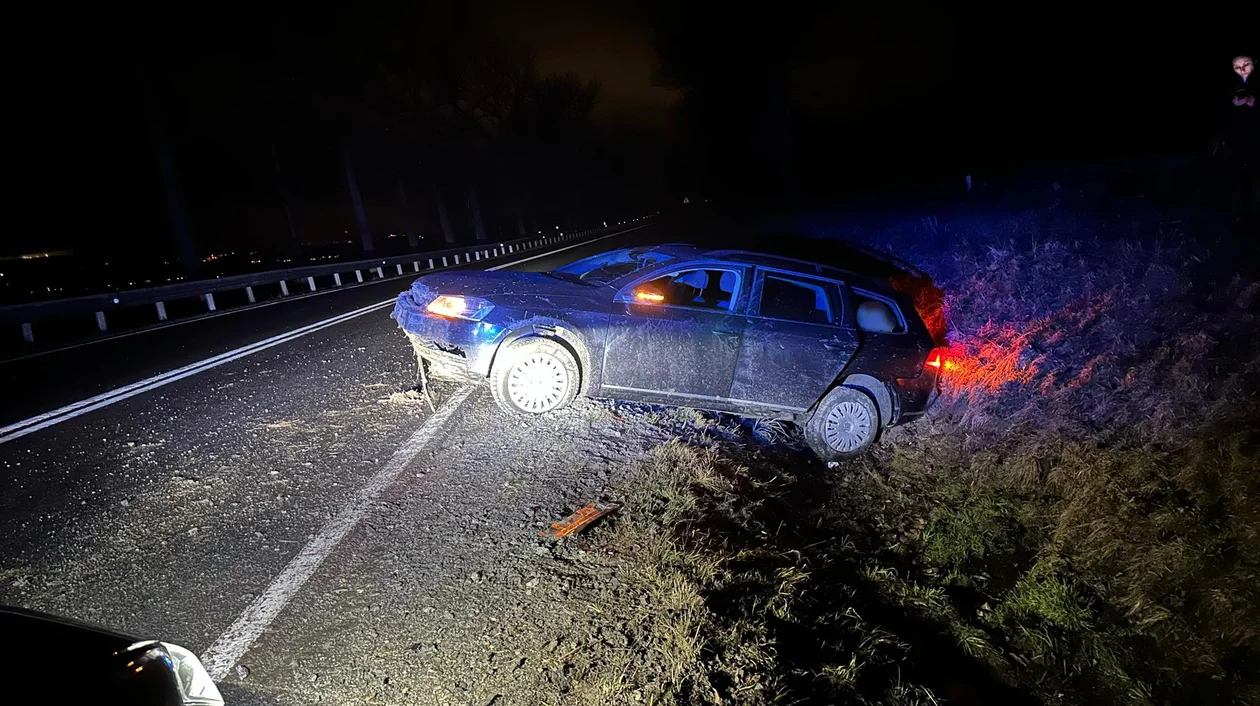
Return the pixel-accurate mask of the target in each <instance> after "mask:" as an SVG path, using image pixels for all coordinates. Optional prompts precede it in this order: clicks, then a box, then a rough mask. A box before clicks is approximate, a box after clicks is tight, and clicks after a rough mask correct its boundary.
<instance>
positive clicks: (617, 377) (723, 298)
mask: <svg viewBox="0 0 1260 706" xmlns="http://www.w3.org/2000/svg"><path fill="white" fill-rule="evenodd" d="M747 278H748V268H744V267H739V266H731V265H726V264H717V263H715V264H689V265H685V266H682V267H681V268H679V269H671V270H670V271H669V272H667V273H665V274H654V275H652V276H650V277H647V278H644V279H643V280H639V281H637V282H635V283H633V284H631V285H629V286H626V287H625V288H623V289H622V290H621V291H620V292H618V294H617V296H616V299H615V301H614V304H613V313H612V316H610V317H609V324H608V331H607V335H606V337H605V344H604V370H603V376H602V380H601V383H600V389H601V394H602V395H604V396H607V397H616V398H621V399H633V400H641V401H644V402H663V403H667V404H682V405H689V406H693V407H701V408H705V409H719V410H723V409H728V408H730V404H729V403H728V402H727V401H726V398H727V397H728V396H729V395H730V391H731V380H732V378H733V377H734V375H735V363H736V360H737V359H738V356H739V347H740V339H741V336H742V332H743V327H744V317H743V316H742V311H743V308H744V307H745V306H746V304H747V294H746V293H747V289H748V287H747V285H746V281H747Z"/></svg>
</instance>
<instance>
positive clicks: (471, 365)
mask: <svg viewBox="0 0 1260 706" xmlns="http://www.w3.org/2000/svg"><path fill="white" fill-rule="evenodd" d="M428 294H429V292H421V293H417V292H416V291H415V290H414V289H412V290H408V291H406V292H403V293H402V294H399V295H398V301H397V302H395V304H394V311H393V313H392V314H390V318H392V319H394V320H395V321H397V322H398V326H399V328H401V329H402V330H403V332H404V333H406V334H407V339H408V340H409V341H411V346H412V348H413V349H415V352H416V355H417V356H418V357H419V358H420V360H421V361H423V362H424V363H425V364H426V367H427V370H428V374H429V375H430V376H432V377H435V378H440V379H444V380H459V381H470V382H484V381H485V380H486V378H488V377H489V375H490V363H491V362H492V361H493V360H494V352H495V350H496V349H497V348H498V346H499V342H500V341H501V340H502V339H503V336H504V335H505V333H506V331H505V330H504V329H503V328H502V327H500V326H498V325H496V324H493V323H490V322H487V321H469V320H466V319H458V318H448V317H444V316H438V315H436V314H432V313H429V311H428V310H427V309H426V308H425V307H427V306H428V305H429V302H431V301H433V298H434V297H435V296H437V293H436V292H433V293H432V295H433V296H428ZM426 297H427V298H426Z"/></svg>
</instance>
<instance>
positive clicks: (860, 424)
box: [823, 402, 874, 451]
mask: <svg viewBox="0 0 1260 706" xmlns="http://www.w3.org/2000/svg"><path fill="white" fill-rule="evenodd" d="M873 426H874V425H873V424H872V423H871V415H870V412H868V411H867V409H866V407H864V406H863V405H861V404H858V403H857V402H841V403H840V404H838V405H836V406H835V407H833V408H832V410H831V411H830V412H828V413H827V418H826V419H825V420H823V438H824V439H826V440H827V445H828V446H830V447H831V448H833V449H835V450H836V451H854V450H856V449H858V448H860V447H861V446H862V444H864V443H866V441H867V440H868V439H869V438H870V436H871V433H872V431H873V430H872V427H873Z"/></svg>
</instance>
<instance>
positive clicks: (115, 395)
mask: <svg viewBox="0 0 1260 706" xmlns="http://www.w3.org/2000/svg"><path fill="white" fill-rule="evenodd" d="M393 303H394V300H393V299H390V300H388V301H383V302H377V303H376V304H371V305H369V306H365V307H363V308H361V309H355V310H354V311H351V312H348V313H345V314H341V315H339V316H334V317H332V318H330V319H324V320H323V321H317V322H315V323H313V324H308V325H306V326H303V327H301V328H298V329H294V330H292V331H289V332H287V333H282V334H279V335H277V336H272V337H271V338H265V339H263V340H261V341H257V342H254V343H251V344H249V345H247V346H241V347H240V348H237V349H235V350H230V351H228V352H226V353H220V354H219V355H216V356H214V357H212V358H206V359H205V360H201V361H198V362H196V363H191V364H189V365H185V366H184V367H182V368H177V369H175V370H171V371H169V372H165V373H162V374H160V375H154V376H153V377H150V378H145V379H144V380H140V381H138V382H133V383H131V384H130V385H125V386H123V387H120V388H117V389H114V390H110V391H109V392H105V393H102V394H99V395H97V396H95V397H89V398H88V399H86V400H80V401H78V402H74V403H71V404H68V405H66V406H65V407H62V408H60V409H54V410H53V411H51V412H44V413H43V414H39V415H36V416H34V417H31V418H29V419H23V420H22V421H20V422H15V423H13V424H10V425H8V426H6V427H3V428H0V444H4V443H8V442H10V441H13V440H14V439H20V438H21V437H23V436H26V435H27V434H31V433H34V432H37V431H39V430H40V429H46V428H48V427H50V426H53V425H54V424H60V423H61V422H64V421H68V420H70V419H74V418H75V417H77V416H79V415H81V414H87V413H88V412H91V411H94V410H98V409H100V408H102V407H108V406H109V405H111V404H114V403H115V402H121V401H123V400H125V399H127V398H129V397H135V396H136V395H138V394H140V393H142V392H148V391H149V390H155V389H157V388H159V387H162V386H163V385H169V384H171V383H172V382H175V381H176V380H183V379H184V378H186V377H190V376H193V375H196V374H197V373H202V372H205V371H207V370H210V369H211V368H217V367H218V366H220V365H223V364H224V363H230V362H232V361H234V360H236V359H238V358H244V357H245V356H247V355H250V354H253V353H257V352H258V351H262V350H266V349H268V348H271V347H273V346H278V345H280V344H281V343H288V342H289V341H292V340H293V339H295V338H301V337H303V336H306V335H308V334H312V333H315V332H316V331H320V330H322V329H326V328H328V327H329V326H335V325H337V324H339V323H342V322H343V321H349V320H350V319H354V318H358V317H360V316H363V315H364V314H370V313H372V312H373V311H379V310H381V309H384V308H385V307H387V306H390V305H392V304H393Z"/></svg>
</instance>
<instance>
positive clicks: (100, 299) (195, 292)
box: [0, 217, 649, 344]
mask: <svg viewBox="0 0 1260 706" xmlns="http://www.w3.org/2000/svg"><path fill="white" fill-rule="evenodd" d="M648 218H649V217H644V218H638V219H634V220H632V221H626V222H624V223H622V224H618V225H616V226H611V227H607V228H592V229H588V230H580V231H571V232H559V233H556V234H554V235H545V234H539V235H536V236H532V237H526V238H518V239H516V240H504V241H499V242H497V243H495V244H486V243H478V244H475V245H467V246H464V247H458V248H447V249H445V250H437V251H430V252H416V253H410V254H407V255H399V256H395V257H387V258H375V259H370V260H355V261H352V262H333V263H328V264H324V265H310V266H306V267H293V268H289V269H283V270H268V271H266V272H254V273H250V274H244V275H232V276H229V277H217V278H215V279H204V280H193V281H190V282H180V283H179V284H168V285H162V286H160V287H146V288H144V289H129V290H124V291H120V292H109V293H104V294H89V295H87V296H81V297H72V298H68V299H53V300H48V301H41V302H31V303H27V304H15V305H10V306H2V307H0V327H5V328H8V327H11V326H20V327H21V329H22V339H23V340H24V341H25V342H26V343H28V344H33V343H34V342H35V334H36V324H37V323H39V322H41V321H44V322H46V321H49V320H54V319H55V320H63V319H68V318H71V317H75V316H83V315H88V314H91V315H94V316H95V318H96V327H97V329H98V330H99V331H100V332H101V333H106V332H108V331H109V314H110V312H116V311H121V310H123V309H129V308H132V307H136V306H145V305H150V306H153V308H154V311H153V313H154V315H155V316H156V319H155V321H154V323H160V322H162V321H166V320H167V319H168V315H167V310H166V303H167V302H170V301H175V300H181V299H189V298H198V299H200V300H201V301H202V302H203V304H204V306H205V312H204V313H210V312H214V311H216V306H215V301H214V295H215V294H216V293H221V292H226V291H235V290H242V289H243V290H245V295H246V297H247V299H248V303H249V304H253V303H256V301H257V298H256V296H255V293H254V287H258V286H262V285H276V284H278V285H279V286H280V293H281V296H282V297H287V296H291V293H290V289H289V285H290V284H291V283H292V284H296V285H297V286H298V287H303V286H305V288H306V291H307V293H310V292H315V291H317V286H316V282H315V278H316V277H327V276H328V275H332V277H333V285H332V288H334V289H335V288H337V287H341V286H343V284H342V275H349V276H352V277H354V280H353V281H352V282H347V284H359V283H363V282H364V281H365V280H364V273H365V272H366V273H367V278H368V280H369V281H376V280H381V279H386V278H387V277H398V276H402V275H404V274H416V273H421V272H430V271H436V270H441V269H445V268H450V267H459V266H464V265H467V264H469V263H476V262H481V261H483V260H495V259H500V258H504V257H507V256H509V255H515V254H517V253H521V252H528V251H531V250H537V249H539V248H545V247H548V246H551V245H556V244H558V243H564V242H570V241H578V240H581V239H584V238H590V237H594V236H600V235H607V234H612V233H615V232H617V231H618V230H619V229H624V226H628V225H631V224H633V223H638V222H641V221H646V220H648ZM351 273H353V274H351ZM387 273H388V274H387ZM293 296H296V295H293Z"/></svg>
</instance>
